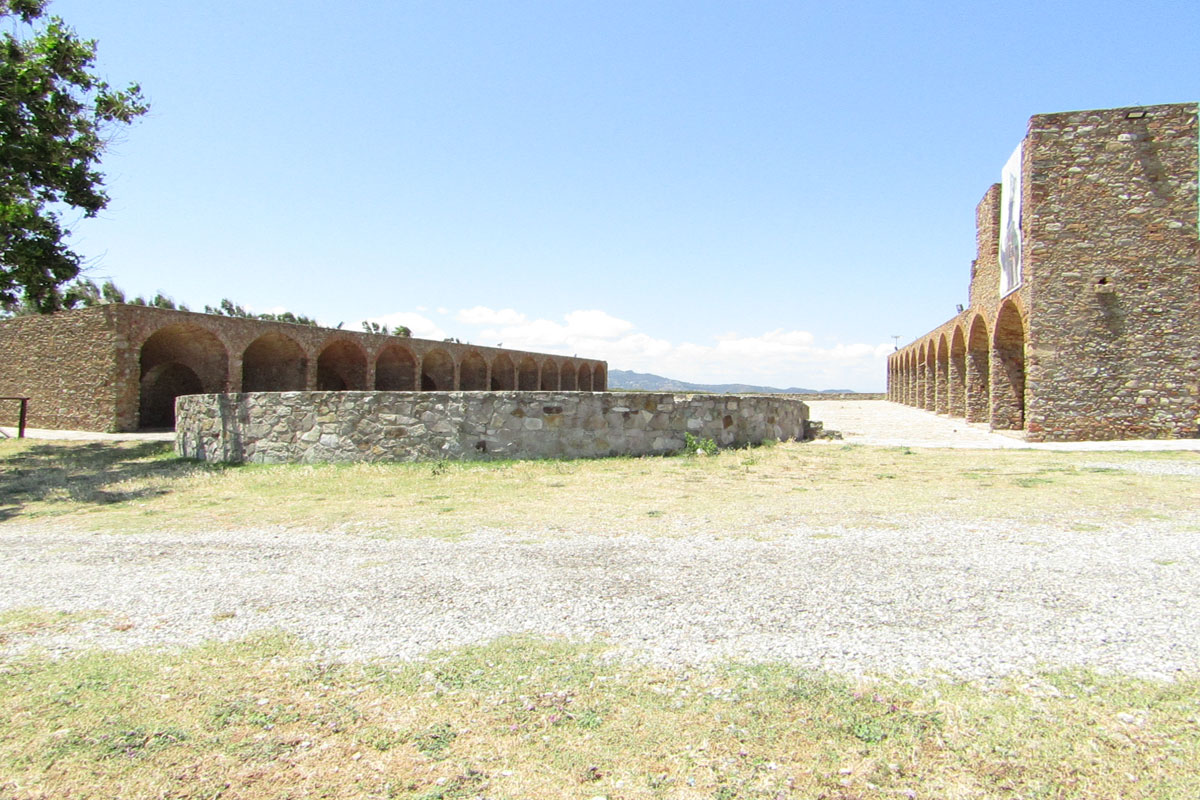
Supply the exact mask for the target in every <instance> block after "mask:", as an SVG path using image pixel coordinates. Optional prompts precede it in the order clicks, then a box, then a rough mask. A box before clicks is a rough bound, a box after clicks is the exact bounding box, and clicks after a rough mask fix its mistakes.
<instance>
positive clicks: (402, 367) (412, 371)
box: [375, 344, 417, 392]
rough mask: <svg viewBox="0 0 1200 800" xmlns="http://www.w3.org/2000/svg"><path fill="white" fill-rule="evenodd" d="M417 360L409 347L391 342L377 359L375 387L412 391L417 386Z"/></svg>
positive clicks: (391, 390) (386, 389)
mask: <svg viewBox="0 0 1200 800" xmlns="http://www.w3.org/2000/svg"><path fill="white" fill-rule="evenodd" d="M416 375H417V360H416V359H415V358H413V354H412V353H410V352H409V351H408V348H407V347H401V346H400V345H397V344H390V345H388V346H387V347H385V348H383V350H382V351H380V353H379V357H378V358H376V359H375V389H376V390H377V391H380V392H411V391H414V390H416V388H417V381H416Z"/></svg>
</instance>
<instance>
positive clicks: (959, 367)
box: [946, 325, 967, 417]
mask: <svg viewBox="0 0 1200 800" xmlns="http://www.w3.org/2000/svg"><path fill="white" fill-rule="evenodd" d="M946 404H947V406H948V408H949V411H948V412H947V413H949V414H950V416H952V417H966V416H967V335H966V333H965V332H964V331H963V326H962V325H955V326H954V334H953V336H951V338H950V374H949V391H948V392H947V397H946Z"/></svg>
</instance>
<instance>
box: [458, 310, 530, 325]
mask: <svg viewBox="0 0 1200 800" xmlns="http://www.w3.org/2000/svg"><path fill="white" fill-rule="evenodd" d="M454 318H455V319H456V320H458V321H459V322H465V323H467V324H468V325H519V324H521V323H522V322H524V321H525V315H524V314H521V313H519V312H517V311H514V310H513V309H511V308H504V309H501V310H499V311H496V310H495V309H491V308H487V307H485V306H475V307H474V308H464V309H462V310H461V311H459V312H458V313H457V314H455V315H454Z"/></svg>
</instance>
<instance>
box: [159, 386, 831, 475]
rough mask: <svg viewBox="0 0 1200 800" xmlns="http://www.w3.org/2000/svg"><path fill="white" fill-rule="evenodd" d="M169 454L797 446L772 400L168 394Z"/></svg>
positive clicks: (801, 417) (456, 455)
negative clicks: (172, 401)
mask: <svg viewBox="0 0 1200 800" xmlns="http://www.w3.org/2000/svg"><path fill="white" fill-rule="evenodd" d="M177 402H178V406H177V424H176V429H175V449H176V452H177V453H178V454H179V455H181V456H184V457H187V458H196V459H201V460H205V461H213V462H230V463H240V462H247V461H248V462H257V463H282V462H293V463H294V462H305V463H307V462H325V461H417V460H427V459H440V458H448V459H485V458H588V457H599V456H611V455H663V454H667V453H673V452H676V451H679V450H681V449H683V447H684V444H685V441H686V437H685V434H689V433H690V434H692V435H693V436H694V437H696V438H697V439H699V440H704V439H712V440H713V441H714V442H715V443H716V444H718V445H720V446H723V447H731V446H740V445H748V444H760V443H762V442H763V441H765V440H770V439H774V440H779V441H782V440H786V439H801V438H803V437H804V435H805V426H806V424H807V422H808V407H807V406H806V405H805V404H804V403H803V402H801V401H799V400H796V399H794V398H790V397H787V396H784V395H686V394H685V395H678V394H659V393H644V392H636V393H628V394H623V393H608V392H571V391H566V392H563V391H559V392H519V391H518V392H282V393H280V392H270V393H251V394H219V395H212V394H209V395H190V396H187V397H180V398H179V400H178V401H177Z"/></svg>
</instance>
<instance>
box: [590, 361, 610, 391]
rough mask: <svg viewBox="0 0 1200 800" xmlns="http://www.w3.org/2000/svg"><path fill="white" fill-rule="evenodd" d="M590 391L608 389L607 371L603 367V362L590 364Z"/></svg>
mask: <svg viewBox="0 0 1200 800" xmlns="http://www.w3.org/2000/svg"><path fill="white" fill-rule="evenodd" d="M592 391H594V392H607V391H608V372H607V371H606V370H605V369H604V364H603V363H598V364H595V365H593V366H592Z"/></svg>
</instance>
